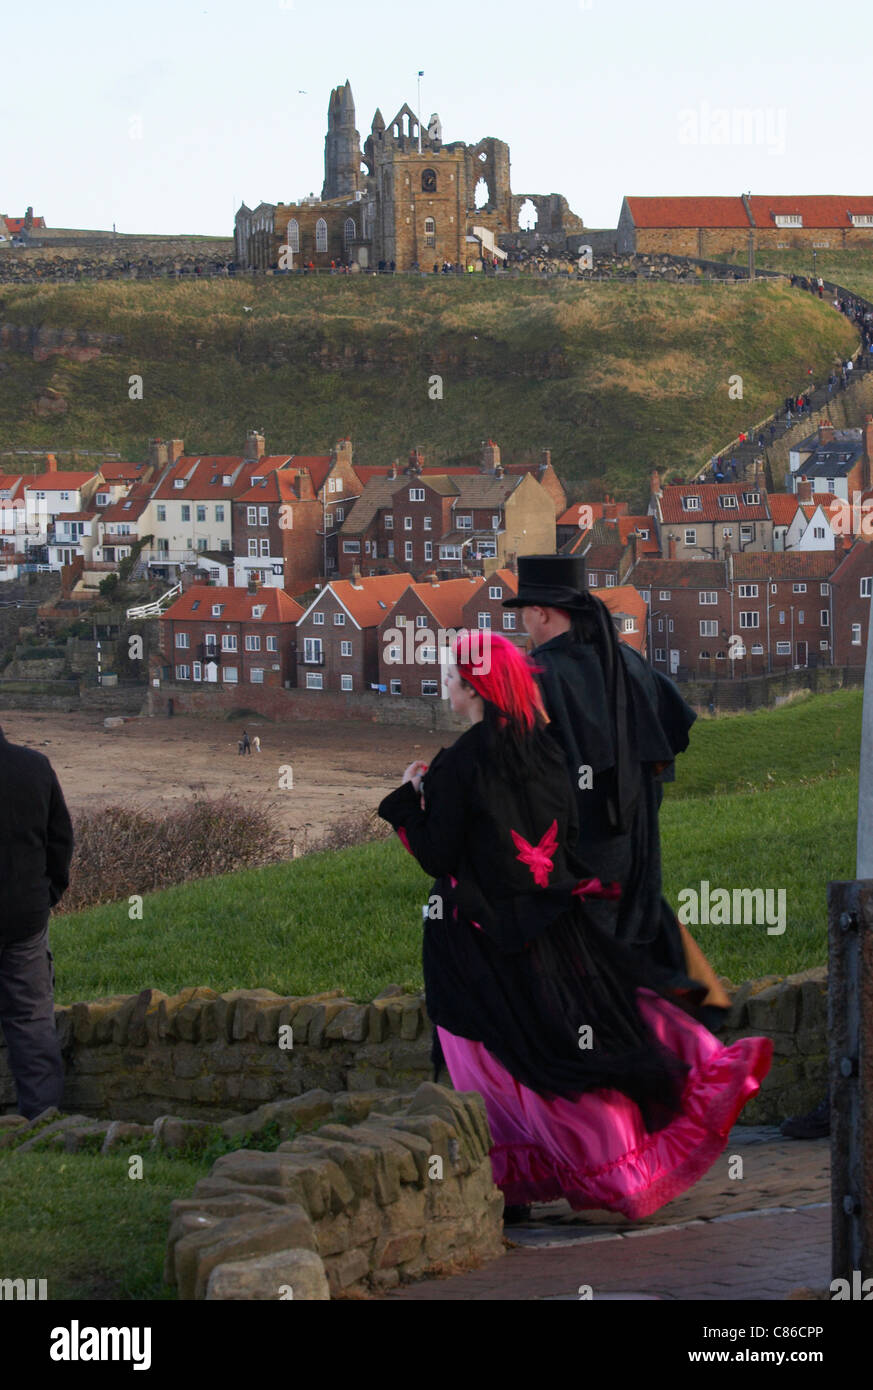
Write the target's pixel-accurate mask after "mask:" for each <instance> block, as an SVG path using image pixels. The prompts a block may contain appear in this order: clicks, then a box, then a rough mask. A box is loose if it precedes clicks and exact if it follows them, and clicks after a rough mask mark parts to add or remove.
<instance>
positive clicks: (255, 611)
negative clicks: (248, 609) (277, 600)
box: [252, 603, 267, 618]
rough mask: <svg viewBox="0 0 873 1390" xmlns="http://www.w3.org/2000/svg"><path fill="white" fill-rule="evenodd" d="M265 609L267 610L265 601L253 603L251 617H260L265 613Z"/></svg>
mask: <svg viewBox="0 0 873 1390" xmlns="http://www.w3.org/2000/svg"><path fill="white" fill-rule="evenodd" d="M266 611H267V605H266V604H265V603H256V604H255V605H254V607H253V608H252V617H253V618H262V617H263V616H264V614H265V613H266Z"/></svg>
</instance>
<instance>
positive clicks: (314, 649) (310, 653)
mask: <svg viewBox="0 0 873 1390" xmlns="http://www.w3.org/2000/svg"><path fill="white" fill-rule="evenodd" d="M321 650H322V648H321V638H320V637H304V639H303V661H304V664H305V665H307V666H316V665H320V664H321Z"/></svg>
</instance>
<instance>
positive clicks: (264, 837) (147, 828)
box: [57, 796, 290, 913]
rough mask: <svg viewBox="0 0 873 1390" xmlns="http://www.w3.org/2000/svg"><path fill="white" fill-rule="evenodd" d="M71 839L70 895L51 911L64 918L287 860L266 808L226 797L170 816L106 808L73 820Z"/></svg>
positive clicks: (286, 847)
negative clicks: (168, 889) (73, 840)
mask: <svg viewBox="0 0 873 1390" xmlns="http://www.w3.org/2000/svg"><path fill="white" fill-rule="evenodd" d="M73 832H74V836H75V849H74V852H73V865H72V871H71V875H70V887H69V889H68V890H67V892H66V893H65V894H64V897H63V899H62V902H61V904H60V906H59V908H58V909H57V911H59V912H64V913H66V912H78V911H80V910H81V909H82V908H85V907H96V906H97V905H98V904H99V903H108V902H118V901H119V900H120V899H123V898H128V897H130V896H131V895H132V894H144V893H152V892H154V891H155V890H156V889H159V888H169V887H172V885H173V884H177V883H187V882H188V881H189V880H190V879H198V878H210V877H212V876H214V875H216V874H229V873H234V872H235V871H236V870H238V869H251V868H261V867H263V866H264V865H266V864H275V863H278V862H281V861H283V860H285V859H287V858H288V857H289V856H290V845H289V843H288V840H287V837H286V836H283V835H280V834H279V833H278V832H277V830H276V828H275V826H274V824H273V820H272V817H271V815H270V808H269V806H267V807H265V808H247V807H244V806H241V805H240V804H239V802H238V801H236V800H235V799H234V798H233V797H231V796H224V797H217V798H214V799H212V800H207V799H205V798H195V799H194V800H193V801H190V802H188V803H187V804H186V805H184V806H181V807H179V808H178V810H175V811H164V810H161V811H160V812H158V811H151V810H134V809H131V808H130V807H128V806H107V807H105V808H104V809H103V810H100V811H86V812H83V813H81V814H79V815H77V816H75V817H74V818H73Z"/></svg>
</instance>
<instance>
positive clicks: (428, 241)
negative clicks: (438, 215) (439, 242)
mask: <svg viewBox="0 0 873 1390" xmlns="http://www.w3.org/2000/svg"><path fill="white" fill-rule="evenodd" d="M424 244H425V246H436V223H435V222H434V220H433V218H432V217H426V218H425V219H424Z"/></svg>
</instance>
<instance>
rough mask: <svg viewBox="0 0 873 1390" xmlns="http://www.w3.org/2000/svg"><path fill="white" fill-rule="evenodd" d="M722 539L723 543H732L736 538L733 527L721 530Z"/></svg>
mask: <svg viewBox="0 0 873 1390" xmlns="http://www.w3.org/2000/svg"><path fill="white" fill-rule="evenodd" d="M721 538H722V540H723V541H732V540H733V538H734V528H733V527H732V526H723V527H722V528H721Z"/></svg>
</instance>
